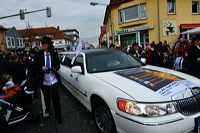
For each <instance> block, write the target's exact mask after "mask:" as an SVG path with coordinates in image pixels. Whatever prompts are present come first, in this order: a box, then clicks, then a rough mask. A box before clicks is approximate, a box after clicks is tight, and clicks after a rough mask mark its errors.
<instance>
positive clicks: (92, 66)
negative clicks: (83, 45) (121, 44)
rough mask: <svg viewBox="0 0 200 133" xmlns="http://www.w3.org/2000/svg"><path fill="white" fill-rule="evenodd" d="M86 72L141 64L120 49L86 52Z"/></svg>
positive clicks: (132, 66)
mask: <svg viewBox="0 0 200 133" xmlns="http://www.w3.org/2000/svg"><path fill="white" fill-rule="evenodd" d="M86 56H87V62H86V63H87V71H88V73H96V72H106V71H114V70H120V69H128V68H134V67H139V66H142V64H141V63H140V62H138V61H137V60H136V59H135V58H134V57H132V56H130V55H128V54H127V53H124V52H121V51H112V52H110V51H105V52H97V53H88V54H87V55H86Z"/></svg>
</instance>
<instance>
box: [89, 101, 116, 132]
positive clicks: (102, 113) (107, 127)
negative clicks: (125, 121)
mask: <svg viewBox="0 0 200 133" xmlns="http://www.w3.org/2000/svg"><path fill="white" fill-rule="evenodd" d="M93 117H94V123H95V126H96V128H97V130H98V132H99V133H115V132H116V130H115V129H116V128H115V124H114V120H113V118H112V115H111V113H110V110H109V108H108V107H107V106H106V105H103V104H100V105H96V106H95V107H94V110H93Z"/></svg>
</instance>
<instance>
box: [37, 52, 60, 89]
mask: <svg viewBox="0 0 200 133" xmlns="http://www.w3.org/2000/svg"><path fill="white" fill-rule="evenodd" d="M50 55H51V71H52V72H53V73H54V74H55V76H56V78H57V79H58V81H60V76H59V74H58V73H57V71H58V70H59V69H60V62H59V58H58V53H57V52H51V53H50ZM34 65H35V67H36V70H37V72H38V78H39V79H38V80H39V81H38V84H39V85H40V86H41V85H42V84H43V78H44V74H45V72H44V71H43V70H42V67H43V66H45V58H44V50H41V51H39V52H38V53H36V55H35V59H34Z"/></svg>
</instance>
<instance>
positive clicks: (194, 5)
mask: <svg viewBox="0 0 200 133" xmlns="http://www.w3.org/2000/svg"><path fill="white" fill-rule="evenodd" d="M199 13H200V12H199V1H192V14H199Z"/></svg>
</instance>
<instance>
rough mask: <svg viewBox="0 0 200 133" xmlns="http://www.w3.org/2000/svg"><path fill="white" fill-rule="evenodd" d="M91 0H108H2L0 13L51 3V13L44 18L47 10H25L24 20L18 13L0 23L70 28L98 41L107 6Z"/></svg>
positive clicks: (23, 26) (100, 0) (102, 1)
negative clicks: (95, 4) (94, 3)
mask: <svg viewBox="0 0 200 133" xmlns="http://www.w3.org/2000/svg"><path fill="white" fill-rule="evenodd" d="M91 1H94V2H98V3H104V4H108V3H109V0H24V1H23V0H1V8H0V17H3V16H8V15H13V14H17V13H19V10H20V9H26V10H27V11H33V10H38V9H44V8H46V7H51V10H52V17H51V18H47V17H46V11H41V12H37V13H32V14H26V15H25V20H20V17H19V16H16V17H11V18H5V19H0V25H3V26H4V27H6V28H11V27H13V26H15V27H16V28H17V29H25V28H26V25H27V23H28V22H29V24H30V25H31V26H32V27H33V28H40V27H46V26H48V27H50V26H53V27H57V26H59V27H60V29H61V30H63V29H67V28H68V29H72V28H73V29H77V30H78V31H79V33H80V38H81V39H82V40H84V41H88V42H91V43H94V42H95V43H97V42H98V36H99V34H100V25H102V24H103V19H104V14H105V9H106V6H103V5H98V6H95V7H94V6H90V4H89V3H90V2H91Z"/></svg>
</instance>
